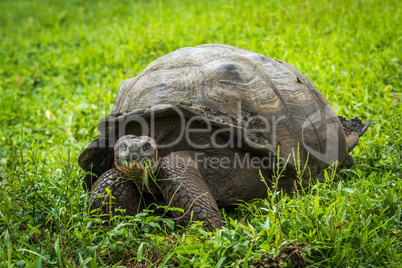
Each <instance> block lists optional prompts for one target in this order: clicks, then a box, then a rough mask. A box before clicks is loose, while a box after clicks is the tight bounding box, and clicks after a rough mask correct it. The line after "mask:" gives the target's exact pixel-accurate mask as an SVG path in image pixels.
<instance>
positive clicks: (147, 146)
mask: <svg viewBox="0 0 402 268" xmlns="http://www.w3.org/2000/svg"><path fill="white" fill-rule="evenodd" d="M149 147H151V145H149V143H147V144H145V145H144V147H143V148H144V151H146V150H148V149H149Z"/></svg>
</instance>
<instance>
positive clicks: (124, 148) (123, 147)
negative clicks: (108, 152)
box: [120, 143, 127, 151]
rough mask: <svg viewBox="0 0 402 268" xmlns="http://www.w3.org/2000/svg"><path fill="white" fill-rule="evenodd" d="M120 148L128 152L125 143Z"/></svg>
mask: <svg viewBox="0 0 402 268" xmlns="http://www.w3.org/2000/svg"><path fill="white" fill-rule="evenodd" d="M120 148H121V149H122V150H123V151H125V150H127V145H126V144H125V143H123V144H122V145H121V146H120Z"/></svg>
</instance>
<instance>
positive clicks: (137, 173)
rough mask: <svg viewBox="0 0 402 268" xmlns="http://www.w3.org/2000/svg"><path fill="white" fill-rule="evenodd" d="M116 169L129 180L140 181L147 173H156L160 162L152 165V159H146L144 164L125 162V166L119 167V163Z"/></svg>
mask: <svg viewBox="0 0 402 268" xmlns="http://www.w3.org/2000/svg"><path fill="white" fill-rule="evenodd" d="M115 165H116V168H117V169H118V170H119V171H121V172H123V173H124V175H126V176H127V177H128V178H132V179H137V180H140V179H142V178H143V177H144V174H145V173H149V172H150V173H152V174H154V173H155V172H156V169H157V167H158V161H156V162H155V163H152V162H151V160H150V159H145V160H143V161H142V162H137V161H132V162H125V163H124V165H119V163H115Z"/></svg>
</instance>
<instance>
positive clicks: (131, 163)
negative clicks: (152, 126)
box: [114, 135, 158, 179]
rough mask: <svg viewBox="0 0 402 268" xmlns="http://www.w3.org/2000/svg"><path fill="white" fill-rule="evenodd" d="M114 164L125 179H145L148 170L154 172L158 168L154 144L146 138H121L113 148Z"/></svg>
mask: <svg viewBox="0 0 402 268" xmlns="http://www.w3.org/2000/svg"><path fill="white" fill-rule="evenodd" d="M114 163H115V165H116V168H117V169H118V170H120V171H121V172H123V173H124V175H126V176H127V177H130V178H134V179H141V178H144V177H147V174H148V170H149V169H150V171H152V172H154V171H156V168H157V166H158V150H157V146H156V142H155V141H154V139H152V138H150V137H148V136H140V137H137V136H134V135H126V136H123V137H121V138H120V139H118V140H117V142H116V144H115V146H114Z"/></svg>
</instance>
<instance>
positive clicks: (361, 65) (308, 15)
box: [0, 0, 402, 267]
mask: <svg viewBox="0 0 402 268" xmlns="http://www.w3.org/2000/svg"><path fill="white" fill-rule="evenodd" d="M398 7H399V4H398V1H374V0H373V1H371V0H364V1H337V2H335V1H328V0H326V1H317V0H311V1H298V2H295V1H290V0H284V1H276V0H269V1H257V0H254V1H240V0H233V1H223V0H217V1H212V0H207V1H178V0H172V1H97V2H92V1H66V2H64V1H23V0H21V1H2V2H0V8H1V9H2V12H1V14H0V36H1V49H0V77H1V84H0V90H1V95H0V107H1V109H0V122H1V125H2V127H1V128H0V173H1V177H0V265H1V266H2V267H121V266H126V267H147V266H154V267H157V266H183V267H190V266H192V267H247V266H275V265H276V266H281V267H290V266H291V265H293V266H297V265H299V266H310V267H401V264H400V260H401V259H402V234H401V227H402V224H401V209H402V204H401V202H402V180H401V177H402V166H401V153H402V135H401V132H402V125H401V123H400V122H401V120H402V105H401V98H402V95H401V84H402V80H401V62H400V61H401V48H400V45H401V36H402V35H401V8H398ZM203 43H224V44H230V45H235V46H240V47H243V48H246V49H249V50H252V51H255V52H258V53H261V54H264V55H267V56H270V57H273V58H278V59H281V60H283V61H286V62H289V63H291V64H293V65H295V66H296V67H297V68H298V69H299V70H300V71H301V72H302V73H304V74H305V75H307V76H308V77H309V78H310V79H311V80H312V81H313V82H314V83H315V84H316V85H317V86H318V87H319V88H320V90H321V91H322V92H323V94H324V95H325V96H326V97H327V99H328V100H329V102H330V103H331V104H333V106H334V107H335V110H336V111H337V112H338V114H340V115H344V116H346V117H352V116H359V117H361V118H363V119H367V118H371V119H372V122H373V123H372V125H371V127H370V129H369V131H368V132H367V133H366V134H365V135H364V137H363V138H362V139H361V141H360V143H359V145H358V147H357V148H356V149H355V150H354V151H353V153H352V155H353V157H354V159H355V161H356V163H357V165H356V166H355V167H354V168H353V169H350V170H349V169H343V170H341V171H340V172H339V173H338V174H337V175H336V176H335V178H332V179H328V180H327V181H326V183H322V184H319V185H316V186H314V187H313V188H312V189H311V190H310V191H308V192H307V193H304V194H303V193H298V194H296V195H293V196H282V198H278V196H277V195H276V194H273V195H271V196H270V198H267V199H265V200H258V201H256V202H254V203H251V204H241V205H240V206H239V207H238V208H237V209H233V210H226V211H224V210H222V213H223V216H224V219H225V222H226V226H225V227H224V228H223V229H221V230H218V231H216V232H206V231H204V230H203V229H201V228H200V225H199V224H197V223H194V224H192V225H190V226H188V227H186V228H180V227H178V226H175V225H174V222H173V221H172V219H170V218H168V217H160V216H158V215H156V214H154V213H152V212H150V211H144V212H142V213H140V214H138V215H137V216H135V217H127V218H121V217H115V219H114V220H113V221H112V222H110V223H109V224H108V225H101V224H100V219H94V218H90V217H88V211H87V205H88V204H87V202H88V197H89V195H88V193H87V192H85V191H84V190H83V189H82V187H81V182H82V177H83V171H82V170H80V168H79V167H78V165H77V158H78V155H79V153H80V152H81V151H82V149H83V148H84V147H85V146H86V145H87V144H88V143H89V142H90V141H91V140H92V139H93V137H95V136H96V135H97V124H98V121H99V119H100V118H102V117H104V116H106V115H108V112H109V111H110V110H111V105H112V104H113V102H114V98H115V94H116V92H117V88H118V85H119V84H120V83H121V82H122V81H123V80H125V79H127V78H129V77H134V76H135V75H136V74H138V73H139V72H140V71H141V70H142V69H143V68H144V67H145V66H147V65H148V64H149V63H150V62H151V61H153V60H155V59H156V58H157V57H159V56H162V55H165V54H167V53H169V52H171V51H173V50H175V49H178V48H180V47H184V46H195V45H198V44H203Z"/></svg>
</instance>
